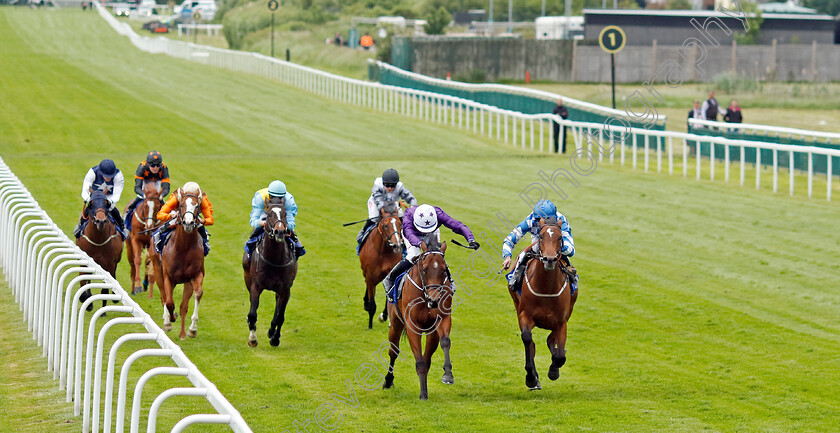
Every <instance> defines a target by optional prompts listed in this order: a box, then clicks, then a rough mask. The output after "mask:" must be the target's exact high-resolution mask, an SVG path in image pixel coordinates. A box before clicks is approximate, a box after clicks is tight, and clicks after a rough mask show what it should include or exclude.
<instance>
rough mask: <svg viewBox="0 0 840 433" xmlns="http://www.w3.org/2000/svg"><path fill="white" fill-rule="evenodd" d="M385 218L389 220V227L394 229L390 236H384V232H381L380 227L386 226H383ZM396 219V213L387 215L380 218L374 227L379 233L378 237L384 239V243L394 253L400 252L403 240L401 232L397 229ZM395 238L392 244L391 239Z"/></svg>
mask: <svg viewBox="0 0 840 433" xmlns="http://www.w3.org/2000/svg"><path fill="white" fill-rule="evenodd" d="M386 218H391V225H392V226H393V227H394V232H393V233H391V235H390V236H385V230H383V228H382V226H385V225H387V224H383V222H384V221H385V219H386ZM397 220H399V217H397V214H396V213H388V214H385V215H383V216H382V219H381V220H380V221H379V224H377V225H376V229H377V230H378V231H379V236H380V237H382V239H385V243H386V244H387V245H388V246H389V247H391V248H392V249H393V250H394V251H402V248H403V238H402V230H400V229H399V228H398V227H397ZM395 236H396V238H397V239H396V241H395V242H392V239H394V237H395Z"/></svg>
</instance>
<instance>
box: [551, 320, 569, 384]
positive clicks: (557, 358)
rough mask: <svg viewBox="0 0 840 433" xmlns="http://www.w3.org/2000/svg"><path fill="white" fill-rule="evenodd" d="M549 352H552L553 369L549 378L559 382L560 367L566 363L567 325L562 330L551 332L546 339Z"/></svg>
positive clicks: (561, 327)
mask: <svg viewBox="0 0 840 433" xmlns="http://www.w3.org/2000/svg"><path fill="white" fill-rule="evenodd" d="M546 343H548V350H549V351H551V367H549V369H548V378H549V379H551V380H557V378H559V377H560V367H562V366H563V364H565V363H566V324H565V323H563V325H561V326H560V329H556V330H554V331H551V333H550V334H548V338H547V339H546Z"/></svg>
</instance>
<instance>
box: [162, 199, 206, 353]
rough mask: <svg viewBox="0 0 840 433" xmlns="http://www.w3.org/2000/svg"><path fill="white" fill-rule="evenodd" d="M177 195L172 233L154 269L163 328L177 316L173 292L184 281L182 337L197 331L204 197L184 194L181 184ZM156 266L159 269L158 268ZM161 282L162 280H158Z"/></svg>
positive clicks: (165, 328) (181, 310) (169, 325)
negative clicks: (186, 328) (188, 319)
mask: <svg viewBox="0 0 840 433" xmlns="http://www.w3.org/2000/svg"><path fill="white" fill-rule="evenodd" d="M175 194H176V196H177V197H178V216H177V217H176V220H175V221H176V222H175V229H174V233H172V234H171V235H170V238H169V240H168V241H167V242H166V245H164V247H163V249H162V250H161V254H160V258H159V263H160V266H159V267H158V268H157V269H156V270H155V273H156V274H157V273H158V272H159V275H160V277H161V278H160V279H162V280H163V281H160V279H159V280H158V285H159V286H160V287H162V288H163V291H162V292H161V298H162V303H163V304H164V309H163V329H164V330H165V331H169V330H171V329H172V322H173V321H175V319H176V318H177V317H178V316H177V315H176V314H175V302H174V301H173V298H172V292H173V289H174V288H175V286H176V285H178V284H182V283H183V284H184V295H183V297H182V298H181V307H180V315H181V333H180V334H179V337H180V338H181V339H182V340H183V339H184V336H185V335H188V336H190V337H195V336H196V334H197V333H198V305H199V303H200V302H201V297H202V296H203V295H204V290H203V288H202V283H203V282H204V244H203V241H202V239H201V235H200V234H199V232H198V228H199V227H200V226H202V225H203V224H204V221H203V219H202V218H201V200H202V198H203V197H204V196H203V193H202V192H201V191H199V192H198V194H197V195H195V194H187V193H185V192H183V191H182V190H181V189H180V188H179V189H178V190H177V191H175ZM158 269H159V271H158ZM161 283H162V284H161ZM193 292H195V309H194V310H193V314H192V317H191V323H190V328H189V332H188V333H185V332H184V320H185V319H186V315H187V311H188V310H189V302H190V298H191V297H192V295H193Z"/></svg>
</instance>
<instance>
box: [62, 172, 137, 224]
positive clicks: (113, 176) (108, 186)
mask: <svg viewBox="0 0 840 433" xmlns="http://www.w3.org/2000/svg"><path fill="white" fill-rule="evenodd" d="M124 183H125V179H124V178H123V174H122V172H121V171H120V170H119V169H118V168H117V166H116V165H115V164H114V161H111V160H110V159H103V160H102V162H100V163H99V165H97V166H95V167H91V168H90V170H88V172H87V174H86V175H85V181H84V183H83V184H82V200H84V201H85V207H87V203H88V201H90V193H91V192H92V191H93V190H99V191H102V192H103V193H105V196H106V197H108V201H110V202H111V209H109V211H108V214H109V215H110V216H111V218H113V219H114V222H116V223H117V227H118V228H119V232H120V235H121V236H123V239H125V237H127V234H126V230H125V223H124V222H123V219H122V216H120V211H119V210H118V209H117V206H116V203H117V202H118V201H120V196H121V195H122V191H123V184H124ZM84 220H85V212H84V211H82V216H81V218H79V224H77V225H76V228H75V229H74V230H73V234H74V235H75V236H76V237H77V238H78V237H79V236H81V234H82V223H83V222H84Z"/></svg>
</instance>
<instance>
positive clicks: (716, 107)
mask: <svg viewBox="0 0 840 433" xmlns="http://www.w3.org/2000/svg"><path fill="white" fill-rule="evenodd" d="M700 109H701V110H703V114H705V115H706V120H710V121H712V122H717V116H718V113H720V114H721V115H724V114H726V113H725V112H724V111H723V108H720V104H718V101H717V99H715V92H714V91H709V99H707V100H705V101H703V106H702V107H701V108H700Z"/></svg>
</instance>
